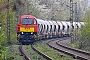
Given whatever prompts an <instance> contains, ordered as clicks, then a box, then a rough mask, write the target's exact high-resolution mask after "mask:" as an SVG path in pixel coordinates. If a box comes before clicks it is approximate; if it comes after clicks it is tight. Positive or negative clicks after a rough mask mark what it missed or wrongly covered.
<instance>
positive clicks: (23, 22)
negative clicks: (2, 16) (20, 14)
mask: <svg viewBox="0 0 90 60" xmlns="http://www.w3.org/2000/svg"><path fill="white" fill-rule="evenodd" d="M32 22H33V20H32V18H23V19H22V24H32Z"/></svg>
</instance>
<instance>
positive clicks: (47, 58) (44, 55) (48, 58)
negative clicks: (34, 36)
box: [31, 44, 53, 60]
mask: <svg viewBox="0 0 90 60" xmlns="http://www.w3.org/2000/svg"><path fill="white" fill-rule="evenodd" d="M31 47H32V49H33V50H34V51H36V52H37V53H38V54H40V55H42V56H43V57H44V58H45V59H46V60H53V59H52V58H50V57H49V56H47V55H46V54H44V53H42V52H40V51H39V50H37V49H36V48H35V47H34V44H32V45H31Z"/></svg>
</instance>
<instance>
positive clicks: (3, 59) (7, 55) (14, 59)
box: [0, 45, 23, 60]
mask: <svg viewBox="0 0 90 60" xmlns="http://www.w3.org/2000/svg"><path fill="white" fill-rule="evenodd" d="M18 47H19V45H11V46H7V47H2V49H1V50H0V52H2V53H1V54H0V60H23V58H22V56H20V53H19V50H18Z"/></svg>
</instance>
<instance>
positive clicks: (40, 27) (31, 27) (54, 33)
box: [16, 15, 84, 43]
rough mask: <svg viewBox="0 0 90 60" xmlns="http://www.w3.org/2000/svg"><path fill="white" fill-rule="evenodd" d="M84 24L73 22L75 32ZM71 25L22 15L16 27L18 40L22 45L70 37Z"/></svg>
mask: <svg viewBox="0 0 90 60" xmlns="http://www.w3.org/2000/svg"><path fill="white" fill-rule="evenodd" d="M82 25H84V23H83V22H73V30H75V29H76V28H81V26H82ZM71 28H72V26H71V24H70V22H66V21H53V20H42V19H37V18H35V17H34V16H32V15H22V16H21V17H20V20H19V22H18V24H17V26H16V31H17V40H18V41H19V42H20V43H33V42H35V41H37V40H42V39H49V38H56V37H64V36H70V33H71Z"/></svg>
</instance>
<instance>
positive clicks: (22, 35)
mask: <svg viewBox="0 0 90 60" xmlns="http://www.w3.org/2000/svg"><path fill="white" fill-rule="evenodd" d="M16 30H17V39H18V40H19V42H21V43H25V42H26V43H27V42H28V43H30V42H34V40H36V39H37V32H38V24H37V20H36V19H35V17H34V16H32V15H23V16H21V17H20V20H19V23H18V24H17V27H16Z"/></svg>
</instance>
